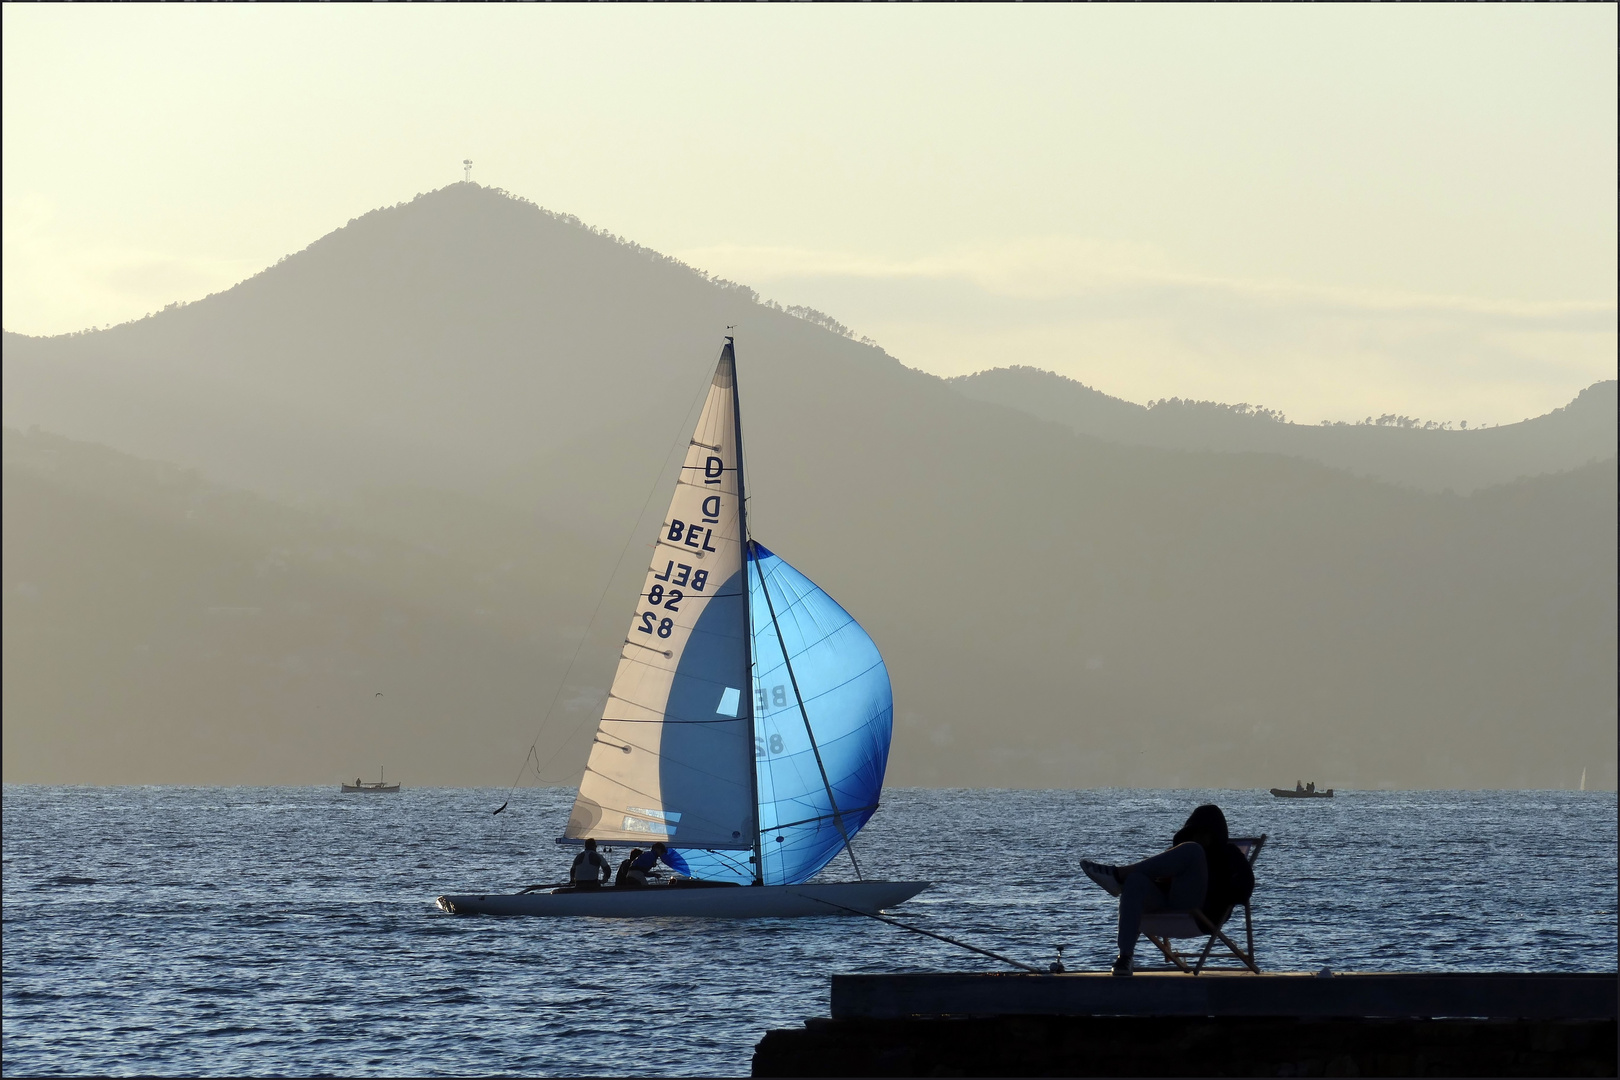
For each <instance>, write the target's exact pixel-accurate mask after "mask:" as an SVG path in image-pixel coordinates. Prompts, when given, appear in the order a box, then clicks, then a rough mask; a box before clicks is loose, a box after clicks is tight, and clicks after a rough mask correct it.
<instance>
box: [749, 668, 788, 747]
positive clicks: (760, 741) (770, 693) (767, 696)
mask: <svg viewBox="0 0 1620 1080" xmlns="http://www.w3.org/2000/svg"><path fill="white" fill-rule="evenodd" d="M754 700H755V701H756V702H758V708H757V709H756V710H755V712H756V713H762V712H765V711H766V710H767V709H770V708H771V707H773V706H774V707H775V708H778V709H780V708H783V707H784V706H786V705H787V702H788V695H787V687H786V686H782V685H778V686H770V687H765V686H756V687H754ZM782 749H783V745H782V736H780V735H772V736H771V737H770V738H769V739H766V738H764V737H763V736H760V737H757V738H755V739H754V756H755V757H756V758H763V757H765V756H766V755H767V754H780V753H781V752H782Z"/></svg>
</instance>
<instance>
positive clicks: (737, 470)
mask: <svg viewBox="0 0 1620 1080" xmlns="http://www.w3.org/2000/svg"><path fill="white" fill-rule="evenodd" d="M746 490H747V489H746V486H745V483H744V473H743V446H742V419H741V406H740V404H739V401H738V396H737V369H736V354H735V347H734V343H733V340H732V339H731V338H729V337H728V338H726V342H725V346H724V347H723V348H722V349H721V352H720V360H719V364H718V366H717V367H716V368H715V372H714V378H713V380H712V381H711V383H710V386H709V392H708V397H707V399H706V400H705V402H704V406H703V412H702V415H701V416H700V417H699V419H698V424H697V430H696V431H695V432H694V433H693V435H692V438H691V441H690V443H689V444H688V447H687V452H686V457H685V461H684V463H683V465H682V466H681V471H680V476H679V478H678V479H677V480H676V483H675V494H674V497H673V498H672V499H671V501H670V504H669V512H668V514H667V515H666V516H665V518H664V521H663V523H662V524H661V525H660V526H659V530H658V536H657V538H656V541H655V543H654V544H653V556H652V560H651V564H650V565H649V567H648V569H647V575H646V578H645V580H644V582H643V584H642V587H641V593H640V595H639V597H638V598H637V603H636V609H635V612H634V614H633V615H632V616H631V618H630V627H629V630H628V631H627V632H626V633H625V636H624V640H623V642H622V644H621V645H620V647H619V663H618V669H617V671H616V672H615V674H614V678H613V685H612V688H611V689H610V691H609V692H608V697H607V702H606V704H605V705H604V707H603V710H602V717H601V721H600V724H599V725H598V727H597V730H596V737H595V740H594V741H593V743H592V745H591V750H590V756H589V759H588V762H587V764H586V767H585V774H584V777H583V778H582V779H581V780H580V785H579V794H578V797H577V798H576V799H575V800H574V805H573V809H572V812H571V813H570V814H569V816H568V823H567V826H566V827H565V828H564V829H563V834H562V836H561V837H559V838H558V839H557V843H558V844H561V845H564V847H565V848H568V847H573V846H577V845H581V844H583V843H584V842H585V841H586V840H587V839H593V840H595V841H596V842H597V844H599V845H601V846H603V847H608V848H629V847H631V846H639V847H642V848H648V847H650V846H651V845H652V844H653V843H655V842H659V841H661V842H663V843H664V844H665V845H666V846H667V851H666V852H665V853H664V861H665V863H667V864H668V865H669V866H670V867H671V868H672V869H673V871H674V875H673V876H672V877H671V878H670V879H667V880H665V879H659V880H658V881H657V882H656V883H653V884H650V885H645V886H641V887H637V888H626V887H613V886H604V887H600V888H590V889H575V888H571V887H563V888H558V889H553V888H550V887H533V888H531V889H528V890H525V891H523V892H520V893H508V894H489V893H477V894H472V893H465V894H451V895H445V896H441V897H439V898H438V906H439V907H440V908H441V909H443V910H445V911H449V912H454V913H457V914H471V913H483V914H490V915H552V916H580V915H584V916H597V917H602V918H639V917H692V918H721V919H748V918H783V917H798V916H815V915H848V914H874V913H876V912H878V911H880V910H882V909H884V908H889V907H893V906H895V905H897V904H900V903H903V902H904V901H906V900H909V899H910V898H911V897H913V896H915V895H916V894H917V893H919V892H921V891H922V890H923V889H925V888H927V886H928V882H925V881H876V880H871V879H868V878H866V877H865V875H864V873H863V872H862V868H861V866H860V863H859V861H858V859H857V858H856V855H855V849H854V846H853V843H852V841H853V839H854V837H855V835H856V834H857V833H858V832H859V831H860V830H861V827H862V826H864V825H865V824H866V823H867V821H868V820H869V819H870V818H871V817H872V814H873V813H874V812H876V810H877V808H878V798H879V794H880V792H881V791H882V788H883V774H884V771H885V769H886V767H887V765H888V757H889V739H890V735H891V732H892V728H893V718H894V701H893V697H892V695H891V691H890V686H889V674H888V670H887V669H886V668H885V667H884V664H883V657H882V656H881V655H880V654H879V653H878V650H877V646H876V645H875V644H874V643H873V641H872V639H871V638H870V637H868V636H867V634H866V632H865V631H864V630H862V629H861V627H860V624H859V623H857V622H856V621H855V620H854V619H853V618H852V617H851V616H850V615H849V613H848V612H846V611H845V610H844V609H843V608H842V607H840V606H839V604H838V603H837V601H835V600H833V598H832V597H830V596H828V595H827V594H826V593H825V592H823V591H822V590H821V589H820V588H818V587H817V586H816V584H815V583H814V582H812V581H811V580H810V579H809V578H807V577H805V576H804V575H803V574H801V573H800V572H799V571H798V570H796V569H794V568H793V567H792V566H791V565H789V564H788V562H787V561H786V560H785V559H783V558H782V557H781V556H779V555H777V554H776V553H775V552H773V551H771V550H769V549H768V548H766V547H765V546H764V545H763V544H760V543H759V542H758V541H757V540H755V539H754V538H753V537H752V536H751V535H750V534H749V531H748V508H747V502H746V499H745V494H744V493H745V491H746ZM840 854H845V855H847V856H848V857H849V860H850V864H851V867H852V869H853V870H854V873H855V877H856V880H853V881H819V882H815V883H814V884H812V883H811V879H812V878H813V877H815V876H816V875H817V874H819V873H820V872H821V871H822V870H823V869H824V868H825V867H826V866H827V865H828V863H830V862H832V860H833V859H834V858H836V857H838V856H839V855H840ZM704 886H707V887H704ZM727 886H739V887H736V888H731V887H727Z"/></svg>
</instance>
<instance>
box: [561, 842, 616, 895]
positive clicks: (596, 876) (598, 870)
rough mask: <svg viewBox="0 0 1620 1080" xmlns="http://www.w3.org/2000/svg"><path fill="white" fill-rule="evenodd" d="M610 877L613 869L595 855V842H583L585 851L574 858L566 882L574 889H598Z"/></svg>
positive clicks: (604, 860) (599, 856)
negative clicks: (571, 884)
mask: <svg viewBox="0 0 1620 1080" xmlns="http://www.w3.org/2000/svg"><path fill="white" fill-rule="evenodd" d="M612 876H613V868H612V867H611V866H609V865H608V861H607V860H606V859H604V858H602V856H601V855H599V854H597V851H596V841H595V840H587V841H585V850H584V851H582V852H580V853H579V854H578V855H575V856H574V865H573V867H572V868H570V869H569V871H568V880H569V881H570V882H572V883H573V885H574V887H575V888H576V889H595V888H599V887H600V886H601V884H602V882H604V881H606V880H607V879H608V878H610V877H612Z"/></svg>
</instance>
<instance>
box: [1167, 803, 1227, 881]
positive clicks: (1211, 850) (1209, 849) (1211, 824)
mask: <svg viewBox="0 0 1620 1080" xmlns="http://www.w3.org/2000/svg"><path fill="white" fill-rule="evenodd" d="M1228 839H1229V837H1228V834H1227V831H1226V815H1225V814H1223V813H1221V808H1220V807H1218V806H1216V805H1215V804H1214V803H1205V804H1204V805H1203V806H1200V807H1198V808H1197V809H1195V810H1194V811H1193V812H1192V813H1190V814H1188V815H1187V823H1186V824H1185V825H1183V826H1182V827H1181V831H1179V832H1177V833H1176V835H1175V836H1174V837H1173V838H1172V839H1171V843H1174V844H1184V843H1186V842H1187V841H1189V840H1196V841H1198V843H1199V845H1200V846H1201V847H1203V849H1204V861H1205V863H1206V864H1208V865H1209V866H1214V865H1215V855H1216V853H1217V852H1218V851H1220V850H1221V848H1223V847H1225V846H1226V842H1227V840H1228Z"/></svg>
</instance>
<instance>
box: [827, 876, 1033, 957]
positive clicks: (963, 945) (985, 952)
mask: <svg viewBox="0 0 1620 1080" xmlns="http://www.w3.org/2000/svg"><path fill="white" fill-rule="evenodd" d="M795 895H798V896H804V894H803V893H797V894H795ZM804 898H805V899H806V900H814V901H815V902H816V903H818V904H826V905H827V906H828V907H835V908H839V909H840V910H843V911H847V912H849V913H850V914H852V915H865V916H866V917H867V918H868V919H876V920H877V921H878V922H886V923H888V924H889V925H890V926H898V927H899V928H900V929H902V930H910V931H911V932H912V933H913V934H923V935H926V936H927V937H931V938H937V939H939V940H940V941H943V942H945V943H946V944H949V945H955V946H956V947H957V948H959V949H966V950H968V951H969V952H976V953H979V954H980V955H981V956H988V957H990V958H991V959H993V960H1000V961H1001V962H1002V963H1003V964H1011V965H1012V966H1013V967H1015V968H1023V969H1024V970H1025V971H1032V972H1034V973H1035V974H1036V975H1046V974H1049V973H1048V972H1045V971H1042V970H1041V969H1040V968H1038V967H1031V966H1030V965H1029V964H1026V963H1024V962H1023V961H1021V960H1014V959H1013V958H1012V957H1010V956H1002V955H1001V954H1000V953H995V952H991V951H990V950H989V949H981V948H979V947H978V946H977V945H969V944H968V943H967V942H965V941H957V940H956V939H955V938H953V937H946V936H945V935H944V934H936V933H934V932H933V931H932V930H924V929H923V928H922V927H920V926H908V925H906V924H905V923H903V922H901V921H900V920H899V919H891V918H889V917H888V916H887V915H874V914H873V913H872V912H870V911H862V910H860V909H859V908H852V907H844V905H843V904H835V903H833V902H832V901H831V900H823V899H822V898H821V897H819V896H805V897H804Z"/></svg>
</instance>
